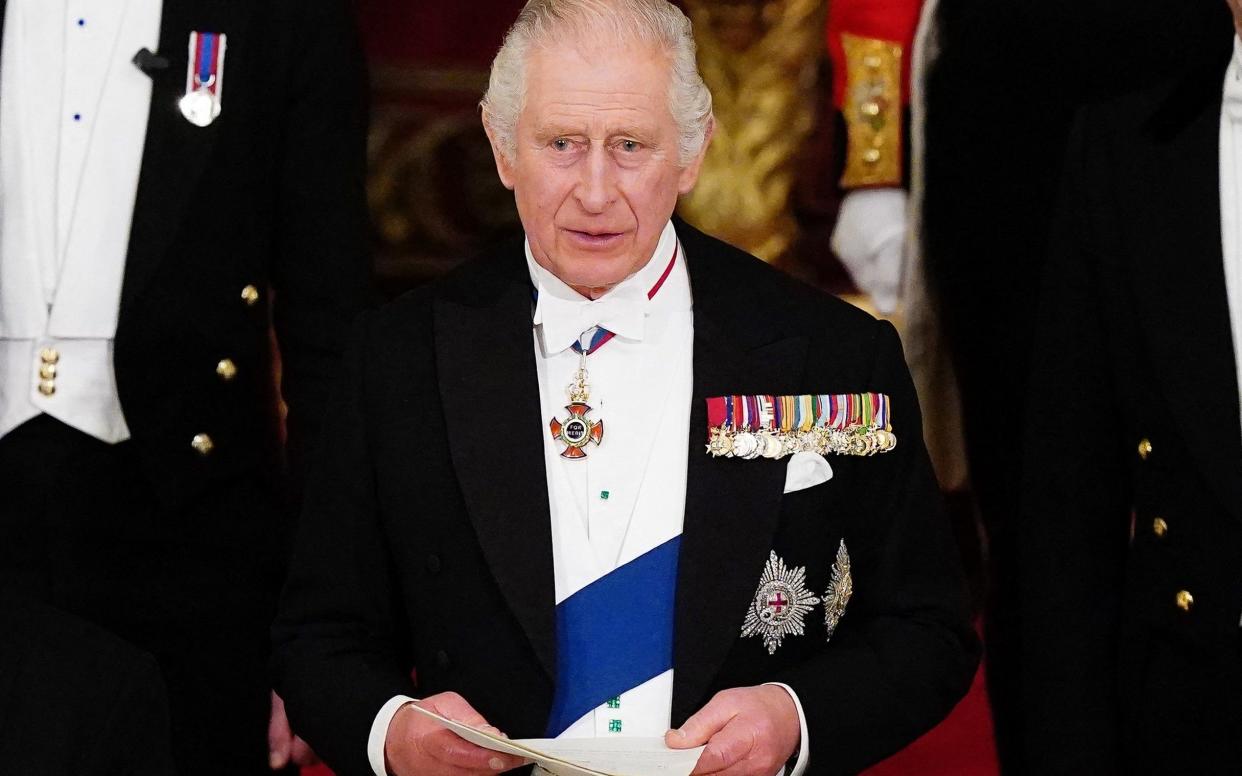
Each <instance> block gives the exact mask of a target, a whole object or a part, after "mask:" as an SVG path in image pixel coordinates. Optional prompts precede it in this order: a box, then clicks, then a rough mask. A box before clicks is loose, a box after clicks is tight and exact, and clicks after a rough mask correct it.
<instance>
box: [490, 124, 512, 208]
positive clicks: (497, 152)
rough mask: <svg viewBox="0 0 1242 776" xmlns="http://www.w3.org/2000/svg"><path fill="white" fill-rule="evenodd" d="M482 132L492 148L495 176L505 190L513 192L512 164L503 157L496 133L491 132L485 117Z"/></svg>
mask: <svg viewBox="0 0 1242 776" xmlns="http://www.w3.org/2000/svg"><path fill="white" fill-rule="evenodd" d="M483 131H484V132H486V133H487V142H488V143H490V144H491V146H492V157H493V158H494V159H495V160H496V174H497V175H499V176H500V182H501V183H503V184H504V186H505V188H506V189H508V190H509V191H513V177H514V176H513V162H511V161H510V160H509V158H508V157H506V156H505V153H504V151H503V150H502V149H501V147H500V144H499V143H498V142H497V140H496V133H495V132H494V131H493V130H492V126H491V125H490V124H488V123H487V117H486V116H484V117H483Z"/></svg>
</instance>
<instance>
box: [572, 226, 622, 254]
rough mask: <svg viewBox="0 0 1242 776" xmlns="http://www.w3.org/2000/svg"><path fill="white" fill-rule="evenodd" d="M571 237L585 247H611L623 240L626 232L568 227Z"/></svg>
mask: <svg viewBox="0 0 1242 776" xmlns="http://www.w3.org/2000/svg"><path fill="white" fill-rule="evenodd" d="M564 231H565V234H566V235H568V237H569V239H570V240H571V241H572V242H574V243H577V244H578V245H581V246H582V247H585V248H596V249H599V248H610V247H612V246H613V245H615V244H616V243H618V242H620V241H621V238H622V237H624V236H625V233H624V232H606V231H596V230H580V229H566V230H564Z"/></svg>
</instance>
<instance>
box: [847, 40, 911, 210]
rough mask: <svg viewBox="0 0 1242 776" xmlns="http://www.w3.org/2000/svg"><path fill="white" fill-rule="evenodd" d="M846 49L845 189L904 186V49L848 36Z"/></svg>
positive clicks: (896, 45) (886, 42)
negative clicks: (847, 136)
mask: <svg viewBox="0 0 1242 776" xmlns="http://www.w3.org/2000/svg"><path fill="white" fill-rule="evenodd" d="M841 45H842V47H843V48H844V49H845V62H846V71H847V72H846V73H845V79H846V81H845V106H844V113H845V126H846V128H847V131H848V132H849V144H848V151H847V153H846V157H845V174H844V175H843V176H842V177H841V186H842V187H844V188H847V189H849V188H857V187H860V186H900V185H901V57H902V53H903V52H902V48H901V46H900V45H898V44H896V43H893V42H892V41H887V40H879V39H877V38H861V37H858V36H856V35H842V36H841Z"/></svg>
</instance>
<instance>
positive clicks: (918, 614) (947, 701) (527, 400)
mask: <svg viewBox="0 0 1242 776" xmlns="http://www.w3.org/2000/svg"><path fill="white" fill-rule="evenodd" d="M678 234H679V236H680V237H681V239H682V243H683V245H684V247H685V251H686V261H687V266H688V267H689V273H690V280H691V286H692V289H693V294H694V325H695V342H694V404H693V407H692V409H691V421H690V437H689V439H688V440H669V441H668V444H677V445H681V444H684V445H685V446H686V450H687V466H688V467H689V469H688V484H687V493H686V514H685V529H684V534H683V536H682V545H681V557H680V565H679V570H678V588H677V598H676V603H675V609H676V612H675V637H674V667H675V674H674V694H673V709H672V717H673V721H674V724H680V723H681V722H682V721H684V720H685V719H686V718H687V717H688V716H689V715H690V714H692V713H693V712H694V711H696V710H697V709H698V708H699V707H701V706H702V705H703V704H704V703H705V702H706V701H707V700H709V699H710V697H711V695H712V694H713V693H714V692H715V691H718V690H721V689H724V688H728V687H731V686H744V685H753V684H757V683H760V682H764V681H783V682H786V683H788V684H789V685H790V686H791V687H793V688H794V690H795V691H796V692H797V693H798V696H799V698H800V699H801V702H802V704H803V707H804V709H805V711H806V715H807V720H808V724H809V726H810V731H811V732H810V737H811V746H812V750H813V763H814V764H813V766H812V768H813V771H814V772H815V773H838V772H842V773H843V772H853V771H856V770H858V769H860V768H862V767H863V766H865V765H866V764H868V763H871V762H874V761H876V760H878V759H880V758H882V757H883V756H885V755H886V754H888V753H890V752H892V751H894V750H896V749H898V748H899V747H901V746H902V745H903V744H905V743H906V742H908V741H910V740H911V739H913V738H914V737H915V736H917V735H919V734H920V733H922V732H923V731H925V730H927V729H928V728H929V727H931V726H932V725H933V724H934V723H935V722H936V721H938V720H939V719H941V718H942V717H943V716H944V715H945V714H947V713H948V711H949V710H950V709H951V708H952V707H953V704H954V703H955V702H956V701H957V700H958V698H960V697H961V695H962V694H963V693H964V692H965V690H966V688H967V686H968V684H969V681H970V678H971V676H972V673H973V669H974V667H975V660H976V653H975V639H974V635H973V632H972V630H971V628H970V624H969V621H968V619H967V614H966V603H965V600H964V594H963V588H962V581H961V579H960V570H959V563H958V557H957V550H956V549H955V546H954V544H953V541H952V538H951V537H950V535H949V531H948V527H947V525H946V523H945V521H944V520H943V519H942V516H941V512H940V507H939V494H938V492H937V490H936V487H935V484H934V481H933V479H932V475H931V472H930V469H929V465H928V461H927V457H926V453H925V450H924V447H923V443H922V439H921V435H920V429H921V426H920V415H919V408H918V403H917V401H916V399H915V395H914V391H913V388H912V386H911V383H910V379H909V376H908V374H907V371H906V367H905V364H904V362H903V360H902V355H901V348H900V345H899V343H898V340H897V336H896V333H895V332H894V330H893V329H892V327H891V326H890V325H888V324H887V323H877V322H876V321H875V320H873V319H871V318H870V317H869V316H867V315H865V314H864V313H862V312H860V311H858V310H856V309H854V308H852V307H850V306H848V305H846V304H845V303H843V302H840V301H838V300H836V299H833V298H831V297H828V296H825V295H822V294H820V293H818V292H816V291H813V290H811V289H809V288H807V287H805V286H802V285H800V284H798V283H796V282H795V281H792V280H790V279H788V278H787V277H785V276H783V275H781V274H780V273H778V272H777V271H776V270H774V269H772V268H770V267H769V266H767V265H765V264H763V263H762V262H760V261H759V260H757V259H754V258H753V257H750V256H747V255H746V254H744V253H742V252H740V251H738V250H736V249H734V248H731V247H729V246H727V245H725V244H724V243H721V242H719V241H717V240H714V239H712V238H710V237H707V236H705V235H703V234H701V233H699V232H697V231H696V230H694V229H692V228H690V227H688V226H686V225H684V224H681V225H679V227H678ZM347 361H348V364H349V365H348V368H347V370H346V373H347V380H346V381H345V382H344V384H343V386H342V389H341V393H340V395H339V396H338V397H337V399H336V401H335V403H334V404H333V407H332V410H331V411H330V413H329V416H328V420H327V426H326V429H325V434H324V446H323V448H322V453H323V455H322V458H321V459H320V460H319V461H318V462H317V466H316V467H315V476H314V478H313V480H312V485H311V490H310V491H309V493H308V500H307V507H306V510H305V511H304V514H303V527H302V530H301V532H300V538H299V546H298V550H297V552H296V554H295V561H294V569H293V572H292V575H291V578H290V580H289V582H288V584H287V587H286V590H285V594H284V598H283V603H282V613H281V615H280V617H279V618H278V621H277V623H276V626H275V639H276V657H275V662H276V666H277V673H278V684H279V687H280V689H281V691H282V692H283V694H284V697H285V698H286V700H287V703H288V709H289V713H290V716H291V719H292V720H293V722H294V724H295V726H296V727H297V729H298V730H300V731H302V733H303V735H305V736H306V737H307V738H308V740H309V741H310V742H311V743H312V745H313V746H314V747H315V748H316V751H318V752H320V753H321V754H322V755H323V756H325V757H326V758H327V760H328V762H329V763H330V764H331V765H332V767H333V768H335V769H337V771H338V773H341V774H367V773H369V772H370V770H369V767H368V765H367V762H366V742H367V734H368V731H369V728H370V726H371V724H372V720H373V719H374V716H375V714H376V712H377V711H378V710H379V708H380V706H381V705H382V704H383V703H384V702H385V701H387V700H388V699H389V698H390V697H392V696H393V695H396V694H399V693H409V694H414V695H416V697H417V694H423V695H429V694H432V693H438V692H442V691H446V690H455V691H457V692H460V693H461V694H462V695H463V696H465V698H466V699H467V700H468V701H469V702H471V703H472V704H474V705H475V706H476V708H478V709H479V710H480V711H481V712H482V713H483V714H484V715H485V716H486V717H487V718H488V719H489V720H490V721H491V722H492V723H493V724H495V725H497V726H499V727H500V728H501V729H502V730H505V731H506V732H507V733H508V734H509V735H511V736H515V737H531V736H539V735H542V734H543V732H544V728H545V725H546V723H547V718H548V711H549V708H550V704H551V700H552V695H553V677H554V672H555V665H556V655H555V620H554V604H555V596H554V588H553V570H552V538H551V529H550V519H549V511H548V498H547V486H546V478H545V472H544V467H543V464H542V461H543V435H544V434H546V433H548V432H547V421H546V419H545V418H542V417H541V416H540V408H539V407H540V405H539V386H538V380H537V376H536V370H535V360H534V357H533V354H532V342H531V286H530V279H529V274H528V271H527V268H526V264H525V261H524V259H523V255H522V247H521V243H520V242H514V243H511V244H508V245H505V246H503V247H501V248H499V249H497V250H496V251H495V252H494V253H492V254H491V255H490V256H488V257H486V258H485V259H484V260H480V261H476V262H473V263H470V264H468V265H466V266H464V267H463V268H461V269H460V270H458V271H456V272H454V273H452V274H451V275H449V276H448V277H446V278H445V279H443V280H442V281H440V282H437V283H436V284H434V285H431V286H429V287H427V288H424V289H421V290H419V291H417V292H415V293H413V294H411V295H408V296H406V297H404V298H402V299H401V300H399V301H397V302H396V303H394V304H392V305H390V306H388V307H386V308H385V309H383V310H382V311H380V312H378V313H376V314H374V315H366V316H364V317H363V318H362V319H360V321H359V323H358V326H357V331H356V333H355V340H354V345H353V350H352V356H351V357H349V358H348V359H347ZM859 391H881V392H885V393H888V394H890V395H891V396H892V398H893V425H894V431H895V433H896V434H897V436H898V439H899V442H898V444H897V448H896V450H895V451H894V452H891V453H888V454H886V455H881V456H877V457H874V458H866V459H863V458H834V459H833V461H832V465H833V468H834V470H835V476H834V477H833V478H832V480H830V481H829V482H827V483H825V484H822V485H819V486H816V487H813V488H809V489H806V490H803V491H800V492H796V493H792V494H790V495H782V491H783V486H784V483H785V472H786V464H787V462H786V461H771V460H758V461H743V460H740V459H739V460H732V459H713V458H711V457H709V456H708V455H707V454H706V451H705V443H706V440H707V418H706V404H705V401H704V400H705V399H706V398H707V397H711V396H719V395H724V394H728V393H741V394H751V393H775V394H799V393H817V392H818V393H822V392H859ZM841 539H845V541H846V543H847V545H848V547H849V551H850V554H851V556H852V559H853V575H854V591H855V592H854V599H853V601H852V602H851V603H850V605H849V609H848V611H847V613H846V615H845V618H844V621H843V624H842V625H841V626H840V629H839V630H838V631H837V633H836V635H835V636H834V637H833V639H832V641H831V643H826V642H825V638H824V623H823V612H822V609H816V611H815V612H814V613H813V614H812V615H811V616H810V617H809V618H808V619H809V622H808V625H809V628H808V632H807V634H806V635H805V636H802V637H795V638H791V639H789V640H788V641H787V642H786V643H785V645H784V646H782V647H781V648H780V649H779V650H778V651H777V652H776V654H775V655H768V653H767V650H766V649H765V648H764V647H763V644H762V642H761V640H760V639H758V638H749V639H741V638H739V632H740V630H741V626H742V622H743V619H744V616H745V614H746V610H747V607H748V606H749V605H750V602H751V600H752V598H753V596H754V595H755V591H756V588H757V587H758V582H759V577H760V575H761V573H762V571H763V567H764V563H765V561H766V559H767V557H768V553H769V550H775V551H776V553H777V554H778V555H780V556H781V557H782V558H784V560H785V561H786V562H787V563H789V564H792V565H795V566H806V568H807V578H808V582H809V584H810V586H811V588H812V589H814V590H816V591H819V593H820V594H821V595H822V593H823V591H824V589H825V588H826V587H827V585H828V581H829V576H830V572H831V566H832V563H833V559H834V556H835V553H836V550H837V546H838V543H839V541H840V540H841ZM412 669H414V670H416V671H417V688H416V687H415V685H414V684H412V683H411V681H410V673H411V670H412Z"/></svg>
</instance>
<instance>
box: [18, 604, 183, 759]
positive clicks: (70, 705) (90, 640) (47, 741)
mask: <svg viewBox="0 0 1242 776" xmlns="http://www.w3.org/2000/svg"><path fill="white" fill-rule="evenodd" d="M0 633H4V634H5V637H4V638H3V639H0V772H4V773H13V774H23V776H171V774H174V773H175V772H176V769H175V768H174V766H173V762H172V749H171V747H170V741H169V737H168V700H167V697H166V694H165V689H164V682H163V680H162V679H161V678H160V671H159V668H158V666H156V664H155V661H154V660H153V659H152V658H151V656H150V655H148V654H146V653H144V652H141V651H139V650H138V649H135V648H134V647H133V646H132V645H131V644H128V643H126V642H124V641H122V640H121V639H119V638H117V637H116V636H114V635H112V634H111V633H108V632H107V631H104V630H102V629H100V628H98V627H96V626H94V625H91V624H90V623H87V622H86V621H85V620H81V619H78V618H76V617H73V616H71V615H68V614H65V613H64V612H62V611H60V610H58V609H54V608H52V607H50V606H47V605H45V604H41V603H39V602H37V601H34V600H33V599H29V598H26V597H24V596H20V595H17V594H15V593H13V592H12V591H9V590H6V589H0Z"/></svg>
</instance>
